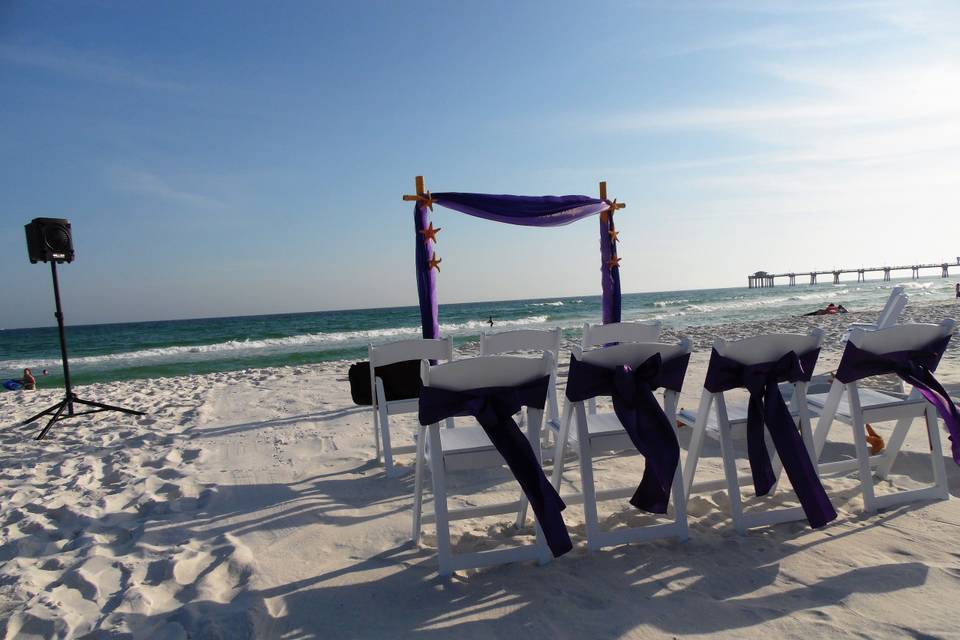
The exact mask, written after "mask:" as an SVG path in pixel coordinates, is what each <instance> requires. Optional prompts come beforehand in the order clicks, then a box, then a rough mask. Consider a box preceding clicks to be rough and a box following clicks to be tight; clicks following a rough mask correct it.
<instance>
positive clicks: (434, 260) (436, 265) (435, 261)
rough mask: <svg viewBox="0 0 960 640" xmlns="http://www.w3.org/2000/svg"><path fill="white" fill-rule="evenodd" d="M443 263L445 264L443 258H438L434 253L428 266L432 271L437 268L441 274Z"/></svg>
mask: <svg viewBox="0 0 960 640" xmlns="http://www.w3.org/2000/svg"><path fill="white" fill-rule="evenodd" d="M441 262H443V258H438V257H437V254H435V253H434V254H433V255H432V256H430V262H429V263H428V264H429V265H430V269H434V268H436V270H437V273H440V263H441ZM430 269H428V271H429V270H430Z"/></svg>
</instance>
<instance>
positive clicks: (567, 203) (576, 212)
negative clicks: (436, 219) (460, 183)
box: [430, 192, 607, 227]
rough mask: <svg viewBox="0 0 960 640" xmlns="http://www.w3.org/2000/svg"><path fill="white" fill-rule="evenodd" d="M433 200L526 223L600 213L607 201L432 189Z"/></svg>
mask: <svg viewBox="0 0 960 640" xmlns="http://www.w3.org/2000/svg"><path fill="white" fill-rule="evenodd" d="M430 197H431V198H433V201H434V203H435V204H439V205H441V206H443V207H446V208H447V209H453V210H454V211H459V212H460V213H465V214H467V215H470V216H475V217H477V218H483V219H485V220H494V221H496V222H506V223H507V224H519V225H523V226H527V227H559V226H562V225H565V224H570V223H571V222H576V221H577V220H580V219H581V218H586V217H588V216H592V215H595V214H597V213H600V212H601V211H603V210H604V209H606V208H607V205H606V204H605V203H604V202H603V201H602V200H598V199H597V198H589V197H587V196H509V195H490V194H485V193H456V192H447V193H433V194H430Z"/></svg>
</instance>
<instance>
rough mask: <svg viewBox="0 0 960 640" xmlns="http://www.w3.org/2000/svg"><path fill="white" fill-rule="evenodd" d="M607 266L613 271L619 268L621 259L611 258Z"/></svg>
mask: <svg viewBox="0 0 960 640" xmlns="http://www.w3.org/2000/svg"><path fill="white" fill-rule="evenodd" d="M607 266H608V267H610V268H611V269H613V268H614V267H619V266H620V258H618V257H617V256H613V257H611V258H610V259H609V260H607Z"/></svg>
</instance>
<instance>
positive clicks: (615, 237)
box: [421, 229, 620, 243]
mask: <svg viewBox="0 0 960 640" xmlns="http://www.w3.org/2000/svg"><path fill="white" fill-rule="evenodd" d="M421 233H422V232H421ZM607 233H608V234H610V241H611V242H614V243H616V242H620V232H619V231H617V230H616V229H610V230H609V231H607Z"/></svg>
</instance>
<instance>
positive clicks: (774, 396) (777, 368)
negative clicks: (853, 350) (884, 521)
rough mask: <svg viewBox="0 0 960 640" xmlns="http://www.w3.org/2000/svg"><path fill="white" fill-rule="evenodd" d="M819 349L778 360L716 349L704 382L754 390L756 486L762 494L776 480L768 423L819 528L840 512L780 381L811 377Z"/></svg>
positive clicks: (751, 430)
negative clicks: (743, 358) (748, 360)
mask: <svg viewBox="0 0 960 640" xmlns="http://www.w3.org/2000/svg"><path fill="white" fill-rule="evenodd" d="M819 355H820V350H819V349H812V350H810V351H808V352H806V353H804V354H803V355H800V356H798V355H797V354H796V353H794V352H793V351H791V352H789V353H787V354H785V355H784V356H783V357H781V358H780V359H779V360H776V361H774V362H764V363H760V364H751V365H745V364H741V363H740V362H737V361H736V360H732V359H730V358H727V357H724V356H722V355H720V354H719V353H717V350H716V349H714V350H713V353H711V354H710V365H709V367H708V369H707V377H706V380H705V381H704V383H703V386H704V388H706V389H707V391H710V392H711V393H721V392H723V391H729V390H730V389H736V388H746V389H747V391H749V392H750V403H749V405H748V409H747V455H748V457H749V459H750V471H751V473H752V475H753V487H754V490H755V491H756V494H757V495H758V496H764V495H767V494H768V493H770V490H771V489H772V488H773V485H774V483H775V482H776V476H775V475H774V473H773V465H772V464H771V462H770V455H769V453H768V452H767V444H766V442H765V441H764V436H763V427H764V425H766V427H767V430H768V431H769V432H770V439H771V440H773V445H774V447H776V450H777V454H778V455H779V456H780V460H781V462H782V463H783V469H784V471H786V473H787V477H788V478H789V479H790V484H791V485H793V490H794V492H796V494H797V498H798V499H799V500H800V505H801V506H802V507H803V511H804V513H805V514H806V516H807V521H808V522H809V523H810V526H811V527H813V528H814V529H816V528H818V527H822V526H823V525H825V524H827V523H828V522H830V521H831V520H833V519H834V518H836V517H837V512H836V510H835V509H834V508H833V505H832V504H831V503H830V499H829V498H828V497H827V493H826V491H824V489H823V485H822V484H821V483H820V478H819V477H818V475H817V470H816V468H815V467H814V465H813V463H812V462H811V461H810V457H809V455H808V454H807V448H806V446H805V445H804V444H803V438H802V437H801V435H800V433H799V432H798V431H797V426H796V424H795V423H794V421H793V417H792V416H791V415H790V410H789V409H788V408H787V405H786V403H785V402H784V400H783V395H781V393H780V387H779V386H777V385H778V383H780V382H800V381H804V382H806V381H809V380H810V376H811V375H812V374H813V368H814V366H815V365H816V363H817V358H818V357H819Z"/></svg>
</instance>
